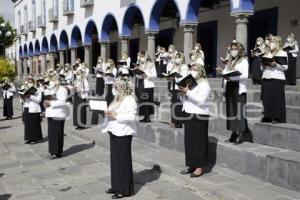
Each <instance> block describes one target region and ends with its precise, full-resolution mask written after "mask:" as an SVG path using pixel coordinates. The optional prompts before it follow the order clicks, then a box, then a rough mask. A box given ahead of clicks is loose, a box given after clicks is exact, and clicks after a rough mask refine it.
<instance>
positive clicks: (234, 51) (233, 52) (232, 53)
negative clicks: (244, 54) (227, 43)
mask: <svg viewBox="0 0 300 200" xmlns="http://www.w3.org/2000/svg"><path fill="white" fill-rule="evenodd" d="M238 53H239V52H238V50H231V51H230V55H231V57H233V58H235V57H236V56H237V55H238Z"/></svg>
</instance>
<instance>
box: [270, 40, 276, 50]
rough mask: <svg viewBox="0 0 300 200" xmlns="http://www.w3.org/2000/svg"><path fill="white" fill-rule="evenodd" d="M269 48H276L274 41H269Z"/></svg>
mask: <svg viewBox="0 0 300 200" xmlns="http://www.w3.org/2000/svg"><path fill="white" fill-rule="evenodd" d="M270 49H271V50H274V49H276V44H275V43H274V42H271V43H270Z"/></svg>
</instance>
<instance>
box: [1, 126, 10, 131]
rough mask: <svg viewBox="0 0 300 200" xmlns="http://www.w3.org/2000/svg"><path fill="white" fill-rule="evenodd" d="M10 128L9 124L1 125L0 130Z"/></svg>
mask: <svg viewBox="0 0 300 200" xmlns="http://www.w3.org/2000/svg"><path fill="white" fill-rule="evenodd" d="M8 128H11V126H1V127H0V130H3V129H8Z"/></svg>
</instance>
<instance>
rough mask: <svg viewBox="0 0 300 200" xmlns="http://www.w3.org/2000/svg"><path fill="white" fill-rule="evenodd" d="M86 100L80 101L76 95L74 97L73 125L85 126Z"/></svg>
mask: <svg viewBox="0 0 300 200" xmlns="http://www.w3.org/2000/svg"><path fill="white" fill-rule="evenodd" d="M86 103H87V101H86V99H82V98H80V97H79V96H78V94H77V93H75V95H74V104H73V125H74V126H85V125H86V108H87V105H86Z"/></svg>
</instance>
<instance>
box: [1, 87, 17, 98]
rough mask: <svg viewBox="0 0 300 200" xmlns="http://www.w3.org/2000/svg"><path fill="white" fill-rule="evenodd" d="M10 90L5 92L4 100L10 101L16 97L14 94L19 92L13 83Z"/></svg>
mask: <svg viewBox="0 0 300 200" xmlns="http://www.w3.org/2000/svg"><path fill="white" fill-rule="evenodd" d="M9 85H10V88H8V90H3V98H4V99H9V98H10V97H13V96H14V93H15V92H16V91H17V90H16V87H15V85H14V84H13V83H10V84H9Z"/></svg>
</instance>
